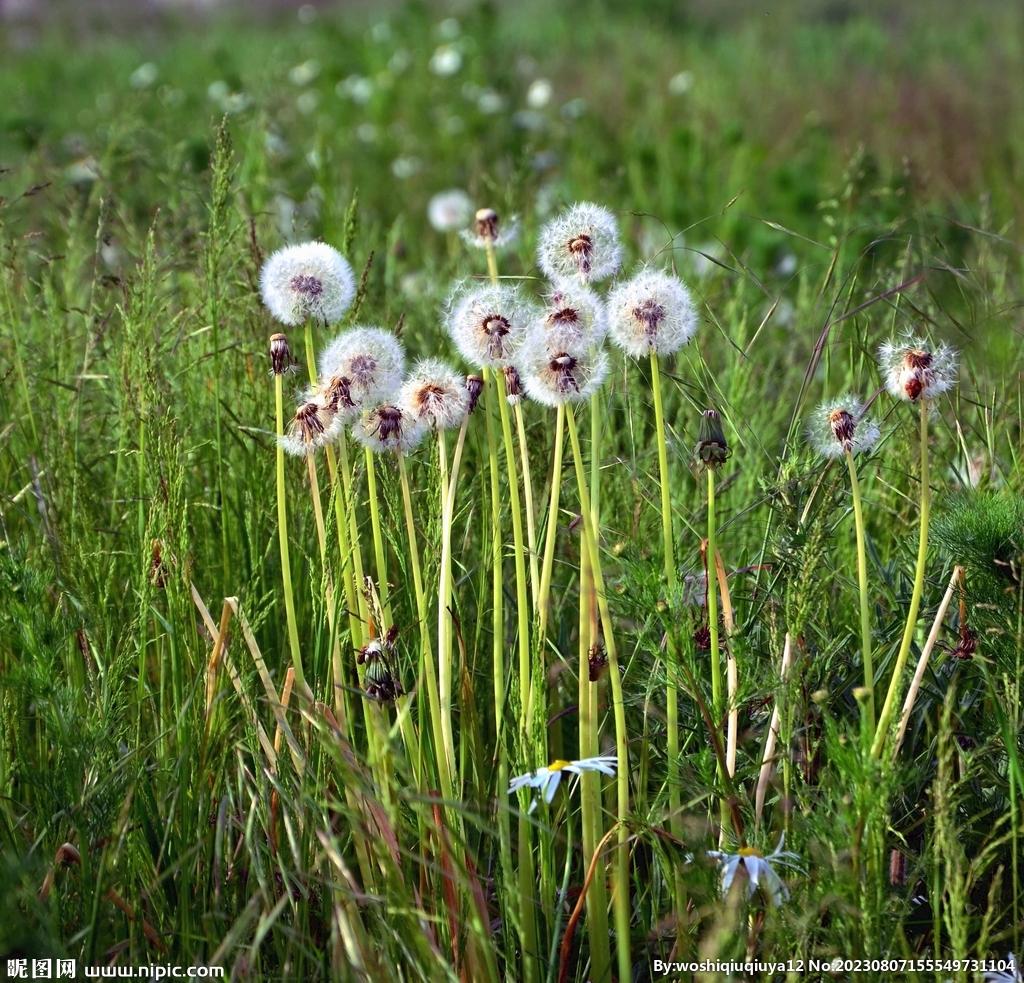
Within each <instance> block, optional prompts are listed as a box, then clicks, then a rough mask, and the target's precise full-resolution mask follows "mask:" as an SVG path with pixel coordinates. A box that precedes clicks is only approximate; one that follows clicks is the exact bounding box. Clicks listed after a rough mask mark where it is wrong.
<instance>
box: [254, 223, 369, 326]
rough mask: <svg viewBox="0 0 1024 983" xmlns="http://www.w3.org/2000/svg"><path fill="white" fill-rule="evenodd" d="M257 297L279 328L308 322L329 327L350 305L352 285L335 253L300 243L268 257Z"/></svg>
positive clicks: (321, 245) (320, 245)
mask: <svg viewBox="0 0 1024 983" xmlns="http://www.w3.org/2000/svg"><path fill="white" fill-rule="evenodd" d="M260 293H261V294H262V296H263V303H264V304H265V305H266V307H267V309H268V310H269V311H270V313H271V314H272V315H273V316H274V317H275V318H276V319H277V320H278V321H280V322H281V323H282V324H287V325H296V324H302V323H303V322H305V321H307V320H309V319H310V318H316V319H317V320H318V321H324V322H326V323H327V324H333V323H334V322H335V321H338V320H340V318H341V316H342V314H344V313H345V311H347V310H348V307H349V304H351V303H352V299H353V297H355V293H356V281H355V277H354V276H353V274H352V267H351V266H349V264H348V260H346V259H345V257H344V256H342V255H341V253H339V252H338V250H337V249H333V248H332V247H331V246H328V245H327V244H326V243H323V242H304V243H301V244H300V245H297V246H285V247H284V249H278V250H277V252H275V253H272V254H271V255H270V258H269V259H268V260H267V261H266V262H265V263H264V264H263V270H262V272H261V273H260Z"/></svg>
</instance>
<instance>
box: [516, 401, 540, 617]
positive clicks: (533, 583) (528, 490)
mask: <svg viewBox="0 0 1024 983" xmlns="http://www.w3.org/2000/svg"><path fill="white" fill-rule="evenodd" d="M515 416H516V431H517V436H518V438H519V460H520V462H521V463H522V466H523V500H524V502H525V503H526V546H527V548H528V549H529V551H530V591H531V594H532V600H533V609H534V610H535V611H536V610H537V607H538V597H539V595H538V589H539V586H540V567H539V563H540V561H539V559H538V551H537V520H536V517H535V515H534V502H533V477H532V475H531V473H530V453H529V450H528V448H527V444H526V424H525V423H524V422H523V404H522V403H516V405H515Z"/></svg>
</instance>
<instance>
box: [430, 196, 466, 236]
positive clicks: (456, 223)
mask: <svg viewBox="0 0 1024 983" xmlns="http://www.w3.org/2000/svg"><path fill="white" fill-rule="evenodd" d="M472 217H473V202H472V200H471V199H470V197H469V195H467V194H466V192H465V191H463V190H462V189H461V188H452V189H451V190H450V191H439V192H438V193H437V194H436V195H434V197H433V198H431V199H430V203H429V204H428V205H427V218H428V219H429V220H430V224H431V225H432V226H433V227H434V228H435V229H436V230H437V231H438V232H454V231H456V230H461V229H464V228H465V227H466V226H467V225H469V222H470V219H471V218H472Z"/></svg>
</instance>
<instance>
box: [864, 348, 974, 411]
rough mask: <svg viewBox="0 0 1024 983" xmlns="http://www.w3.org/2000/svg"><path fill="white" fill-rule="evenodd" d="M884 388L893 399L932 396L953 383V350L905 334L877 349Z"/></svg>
mask: <svg viewBox="0 0 1024 983" xmlns="http://www.w3.org/2000/svg"><path fill="white" fill-rule="evenodd" d="M878 364H879V367H880V368H881V371H882V374H883V375H884V376H885V388H886V389H888V390H889V392H890V393H891V394H892V395H893V396H894V397H895V398H896V399H903V400H906V401H907V402H910V403H916V402H918V400H921V399H926V400H927V399H934V398H935V397H936V396H940V395H942V393H944V392H946V391H947V390H948V389H951V388H952V387H953V384H954V383H955V382H956V352H955V351H953V349H952V348H950V347H949V346H948V345H946V344H940V345H938V346H934V345H932V344H931V342H929V341H928V340H927V339H925V338H917V337H914V336H911V335H906V336H904V337H903V338H901V339H897V340H895V341H887V342H886V343H885V344H884V345H882V347H881V348H879V349H878Z"/></svg>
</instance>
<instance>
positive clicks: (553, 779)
mask: <svg viewBox="0 0 1024 983" xmlns="http://www.w3.org/2000/svg"><path fill="white" fill-rule="evenodd" d="M617 765H618V758H616V757H615V755H614V754H603V755H600V756H599V757H596V758H583V759H581V760H579V761H561V760H559V761H552V762H551V764H549V765H546V766H545V767H543V768H538V769H537V770H536V771H531V772H529V773H528V774H526V775H518V776H516V777H515V778H513V779H512V781H510V782H509V785H508V794H509V795H514V794H515V793H516V792H518V791H519V790H520V789H521V788H535V789H537V790H538V791H539V792H540V794H541V796H543V798H544V801H545V802H546V803H547V804H548V805H551V802H552V800H553V799H554V797H555V792H557V791H558V786H559V783H560V782H561V781H562V775H563V774H570V775H576V776H577V777H579V776H580V775H582V774H583V772H585V771H597V772H600V773H601V774H602V775H608V776H609V777H612V778H614V777H615V769H616V767H617ZM536 808H537V799H536V798H534V799H533V801H532V802H531V803H530V809H529V811H530V812H531V813H532V812H533V810H534V809H536Z"/></svg>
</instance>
